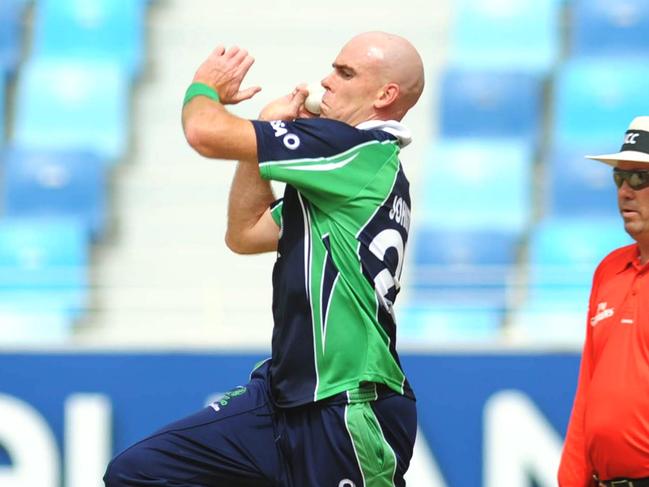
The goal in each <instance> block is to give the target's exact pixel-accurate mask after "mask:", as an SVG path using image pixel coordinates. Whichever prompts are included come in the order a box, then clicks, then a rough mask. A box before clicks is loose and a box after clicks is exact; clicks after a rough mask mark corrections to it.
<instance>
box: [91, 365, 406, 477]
mask: <svg viewBox="0 0 649 487" xmlns="http://www.w3.org/2000/svg"><path fill="white" fill-rule="evenodd" d="M267 374H268V363H266V364H264V365H262V366H261V367H260V368H259V369H257V370H255V372H253V375H252V377H251V380H250V382H249V383H248V384H247V385H246V386H245V387H239V388H236V389H234V390H233V391H230V392H229V393H227V394H225V396H223V398H221V399H220V400H218V401H217V402H215V403H213V404H212V405H211V406H209V407H207V408H205V409H203V410H202V411H199V412H198V413H196V414H194V415H191V416H189V417H187V418H184V419H182V420H180V421H177V422H175V423H172V424H170V425H168V426H166V427H165V428H163V429H162V430H160V431H158V432H156V433H154V434H153V435H151V436H149V437H148V438H146V439H144V440H142V441H140V442H138V443H136V444H135V445H133V446H131V447H130V448H128V449H127V450H125V451H124V452H122V453H120V454H119V455H118V456H117V457H115V458H114V459H113V460H112V461H111V463H110V464H109V465H108V469H107V471H106V474H105V476H104V482H105V484H106V486H107V487H125V486H129V487H140V486H142V487H143V486H169V487H171V486H173V487H199V486H200V487H253V486H254V487H279V486H282V487H325V486H326V487H361V486H365V487H384V486H385V487H388V486H396V487H403V486H405V481H404V479H403V475H404V473H405V472H406V470H407V468H408V465H409V462H410V458H411V457H412V449H413V446H414V442H415V434H416V429H417V417H416V408H415V401H414V400H412V399H409V398H406V397H404V396H400V395H398V394H395V393H387V394H381V395H380V396H379V397H378V399H376V400H374V401H370V402H358V403H352V404H346V403H344V402H335V401H334V402H332V401H329V402H327V401H324V402H319V403H314V404H310V405H306V406H301V407H297V408H290V409H280V408H276V407H274V406H273V404H272V401H271V400H270V396H269V387H268V377H267Z"/></svg>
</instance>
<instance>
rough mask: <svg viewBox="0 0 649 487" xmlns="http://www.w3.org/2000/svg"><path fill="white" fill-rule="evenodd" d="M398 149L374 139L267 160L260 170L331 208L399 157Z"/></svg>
mask: <svg viewBox="0 0 649 487" xmlns="http://www.w3.org/2000/svg"><path fill="white" fill-rule="evenodd" d="M398 152H399V148H398V147H397V145H396V144H394V143H390V142H385V143H381V142H379V141H373V142H370V143H366V144H361V145H359V146H357V147H354V148H353V149H351V150H349V151H346V152H343V153H342V154H337V155H335V156H332V157H326V158H324V157H320V158H314V159H299V160H289V161H271V162H264V163H261V164H260V173H261V176H262V177H263V178H264V179H269V180H274V181H282V182H285V183H288V184H290V185H291V186H293V187H295V188H296V189H297V190H299V191H300V193H302V194H303V195H304V196H306V197H307V198H308V199H309V200H310V201H311V202H312V203H313V204H315V205H316V206H318V207H320V208H321V209H323V210H325V211H331V210H333V209H335V208H337V207H338V206H340V205H341V204H342V203H344V202H345V201H347V200H349V199H351V198H353V197H354V196H356V195H357V194H358V193H359V192H360V191H361V190H362V189H363V188H364V187H365V186H367V184H368V183H369V182H370V181H372V179H373V178H374V177H375V176H376V174H377V173H378V171H380V170H382V169H384V168H385V166H386V164H390V162H392V161H396V160H397V157H396V156H397V154H398Z"/></svg>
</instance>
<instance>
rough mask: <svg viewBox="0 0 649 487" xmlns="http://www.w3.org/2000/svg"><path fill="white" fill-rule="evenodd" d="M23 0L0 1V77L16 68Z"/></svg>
mask: <svg viewBox="0 0 649 487" xmlns="http://www.w3.org/2000/svg"><path fill="white" fill-rule="evenodd" d="M25 7H26V2H25V1H24V0H2V2H0V26H2V28H0V78H5V77H7V76H13V75H14V74H15V72H16V69H17V68H18V63H19V62H20V57H21V53H22V46H23V37H22V31H23V17H24V14H25Z"/></svg>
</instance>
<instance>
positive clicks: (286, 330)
mask: <svg viewBox="0 0 649 487" xmlns="http://www.w3.org/2000/svg"><path fill="white" fill-rule="evenodd" d="M253 62H254V60H253V59H252V57H250V56H249V55H248V53H247V52H246V51H245V50H242V49H239V48H237V47H233V48H229V49H225V48H224V47H218V48H216V49H215V50H214V51H213V52H212V54H211V55H210V56H209V58H208V59H207V60H206V61H205V62H204V63H203V64H202V65H201V66H200V67H199V68H198V70H197V72H196V75H195V77H194V81H193V83H192V84H191V85H190V87H189V88H188V90H187V94H186V96H185V100H184V107H183V128H184V131H185V136H186V138H187V140H188V142H189V144H190V145H191V146H192V147H193V148H194V149H195V150H196V151H198V152H199V153H200V154H202V155H204V156H206V157H211V158H217V159H230V160H238V161H239V163H238V165H237V170H236V172H235V176H234V180H233V183H232V187H231V191H230V197H229V209H228V228H227V231H226V243H227V245H228V246H229V247H230V248H231V249H232V250H233V251H235V252H237V253H245V254H254V253H260V252H267V251H276V252H277V261H276V263H275V268H274V270H273V318H274V328H273V338H272V352H271V358H270V359H268V360H266V361H265V362H263V363H262V364H259V365H258V366H257V367H256V368H255V369H254V370H253V373H252V375H251V378H250V381H249V382H248V384H247V385H246V386H245V387H243V386H239V387H237V388H236V389H234V390H232V391H230V392H229V393H227V394H225V396H224V397H223V398H222V399H221V400H219V401H217V402H215V403H213V404H212V405H211V406H209V407H207V408H206V409H204V410H203V411H200V412H198V413H197V414H195V415H193V416H190V417H188V418H185V419H183V420H181V421H179V422H177V423H174V424H172V425H170V426H168V427H166V428H164V429H162V430H161V431H159V432H158V433H155V434H154V435H152V436H151V437H149V438H147V439H145V440H143V441H142V442H140V443H138V444H136V445H135V446H133V447H131V448H130V449H128V450H126V451H125V452H123V453H121V454H120V455H119V456H117V457H116V458H115V459H114V460H113V461H112V462H111V464H110V465H109V467H108V470H107V472H106V475H105V477H104V480H105V482H106V485H108V486H152V485H170V486H171V485H173V486H211V487H233V486H255V487H265V486H268V487H271V486H287V487H288V486H290V487H336V486H337V487H361V486H365V487H379V486H381V487H383V486H404V485H405V480H404V474H405V472H406V470H407V469H408V465H409V463H410V458H411V456H412V450H413V446H414V441H415V433H416V429H417V417H416V408H415V398H414V393H413V391H412V389H411V388H410V386H409V384H408V381H407V380H406V377H405V374H404V372H403V370H402V368H401V365H400V362H399V357H398V355H397V351H396V320H395V315H394V309H393V306H394V302H395V299H396V296H397V294H398V292H399V288H400V284H399V278H400V275H401V270H402V265H403V260H404V250H405V246H406V242H407V239H408V228H409V224H410V196H409V183H408V180H407V179H406V176H405V174H404V171H403V167H402V166H401V162H400V161H399V153H400V151H401V149H402V148H403V147H405V146H406V145H407V144H408V143H409V142H410V140H411V136H410V132H409V131H408V129H407V128H406V127H405V126H404V125H402V124H401V123H400V121H401V119H402V118H403V117H404V115H405V114H406V113H407V112H408V110H409V109H410V108H411V107H412V106H413V105H414V104H415V103H416V102H417V100H418V99H419V97H420V95H421V93H422V90H423V86H424V73H423V71H424V70H423V65H422V62H421V58H420V57H419V54H418V53H417V51H416V50H415V48H414V47H413V46H412V45H411V44H410V43H409V42H408V41H407V40H405V39H403V38H402V37H399V36H395V35H391V34H387V33H383V32H368V33H364V34H361V35H358V36H356V37H354V38H353V39H351V40H350V41H349V42H348V43H347V44H346V45H345V46H344V47H343V49H342V50H341V51H340V53H339V54H338V56H337V57H336V59H335V60H334V62H333V71H332V72H331V73H330V74H329V75H328V76H327V77H326V78H324V79H323V80H322V86H323V87H324V89H325V94H324V96H323V98H322V103H321V107H320V108H321V113H320V116H315V115H313V114H310V113H309V112H307V111H306V110H305V107H304V104H305V100H306V97H307V94H308V93H307V91H306V89H305V88H304V87H303V86H298V87H297V88H296V89H295V90H293V92H292V93H291V94H289V95H286V96H284V97H282V98H280V99H278V100H275V101H274V102H272V103H270V104H269V105H267V106H266V107H265V108H264V109H263V110H262V112H261V114H260V116H259V119H258V120H252V121H251V120H245V119H241V118H238V117H236V116H234V115H232V114H231V113H230V112H228V111H227V110H226V109H225V105H228V104H234V103H238V102H240V101H243V100H247V99H249V98H251V97H252V96H254V95H255V94H256V93H257V92H258V91H259V89H260V88H259V87H251V88H247V89H241V83H242V81H243V79H244V77H245V75H246V73H247V72H248V70H249V69H250V67H251V66H252V64H253ZM272 180H275V181H281V182H284V183H286V185H285V190H284V194H283V197H282V198H280V199H276V198H275V196H274V195H273V192H272V189H271V186H270V182H269V181H272Z"/></svg>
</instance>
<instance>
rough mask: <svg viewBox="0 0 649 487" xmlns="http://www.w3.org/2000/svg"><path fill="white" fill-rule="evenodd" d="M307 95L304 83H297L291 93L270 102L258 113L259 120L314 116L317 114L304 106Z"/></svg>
mask: <svg viewBox="0 0 649 487" xmlns="http://www.w3.org/2000/svg"><path fill="white" fill-rule="evenodd" d="M307 96H309V91H308V90H307V89H306V85H305V84H301V85H298V86H297V87H296V88H295V89H294V90H293V92H292V93H289V94H288V95H285V96H282V97H281V98H278V99H277V100H275V101H272V102H270V103H269V104H268V105H266V106H265V107H264V109H263V110H262V111H261V113H260V114H259V120H294V119H296V118H315V117H317V115H314V114H313V113H311V112H309V111H308V110H307V109H306V108H304V101H305V100H306V97H307Z"/></svg>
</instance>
